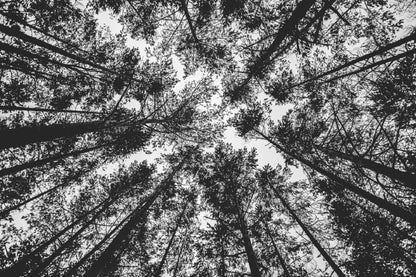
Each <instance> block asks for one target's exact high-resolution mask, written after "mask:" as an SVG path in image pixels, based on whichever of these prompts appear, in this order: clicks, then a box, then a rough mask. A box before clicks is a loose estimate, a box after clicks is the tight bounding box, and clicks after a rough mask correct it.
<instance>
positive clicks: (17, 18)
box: [0, 11, 88, 54]
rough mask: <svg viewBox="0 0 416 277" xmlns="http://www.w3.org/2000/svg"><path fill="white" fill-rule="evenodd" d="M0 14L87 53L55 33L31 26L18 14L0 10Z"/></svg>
mask: <svg viewBox="0 0 416 277" xmlns="http://www.w3.org/2000/svg"><path fill="white" fill-rule="evenodd" d="M0 14H2V15H3V16H5V17H7V18H9V19H11V20H13V21H16V22H19V23H20V24H22V25H24V26H26V27H29V28H31V29H33V30H35V31H37V32H39V33H42V34H43V35H45V36H48V37H50V38H52V39H54V40H56V41H59V42H62V43H64V44H65V45H67V46H68V47H71V48H74V49H77V50H79V51H81V52H84V53H86V54H88V52H87V51H84V50H82V49H80V48H79V47H78V46H76V45H74V44H71V43H70V42H68V41H66V40H64V39H61V38H59V37H57V36H55V35H52V34H49V33H47V32H46V31H44V30H42V29H40V28H38V27H36V26H33V25H32V24H29V23H28V22H26V21H25V20H23V19H20V18H19V16H18V15H17V16H11V14H12V12H9V13H6V12H3V11H0Z"/></svg>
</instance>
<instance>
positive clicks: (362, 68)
mask: <svg viewBox="0 0 416 277" xmlns="http://www.w3.org/2000/svg"><path fill="white" fill-rule="evenodd" d="M415 53H416V49H412V50H408V51H406V52H403V53H401V54H398V55H395V56H393V57H390V58H388V59H384V60H381V61H378V62H375V63H372V64H369V65H367V66H363V67H361V68H360V69H357V70H354V71H351V72H348V73H345V74H342V75H339V76H335V77H333V78H330V79H328V80H326V81H324V83H329V82H332V81H335V80H338V79H342V78H345V77H348V76H351V75H356V74H358V73H361V72H363V71H366V70H368V69H370V68H373V67H376V66H379V65H383V64H386V63H389V62H393V61H396V60H400V59H402V58H405V57H408V56H411V55H413V54H415Z"/></svg>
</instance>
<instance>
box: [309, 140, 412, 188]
mask: <svg viewBox="0 0 416 277" xmlns="http://www.w3.org/2000/svg"><path fill="white" fill-rule="evenodd" d="M317 148H318V149H319V150H321V151H323V152H325V153H327V154H328V155H330V156H335V157H338V158H341V159H344V160H348V161H350V162H352V163H354V164H356V165H358V166H360V167H365V168H367V169H371V170H372V171H374V172H376V173H379V174H382V175H385V176H388V177H390V178H391V179H395V180H398V181H400V182H402V183H403V185H405V186H406V187H408V188H411V189H416V175H415V174H412V173H407V172H403V171H400V170H397V169H395V168H392V167H389V166H385V165H383V164H379V163H376V162H374V161H372V160H368V159H366V158H362V157H359V156H355V155H349V154H345V153H342V152H340V151H337V150H333V149H328V148H324V147H319V146H317Z"/></svg>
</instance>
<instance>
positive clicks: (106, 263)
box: [84, 157, 186, 277]
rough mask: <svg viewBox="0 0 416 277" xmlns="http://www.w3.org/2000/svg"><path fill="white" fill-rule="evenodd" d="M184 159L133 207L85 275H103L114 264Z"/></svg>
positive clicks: (88, 276)
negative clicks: (133, 209) (128, 216)
mask: <svg viewBox="0 0 416 277" xmlns="http://www.w3.org/2000/svg"><path fill="white" fill-rule="evenodd" d="M185 159H186V157H185V158H183V159H182V161H181V163H180V164H179V165H178V166H177V167H175V169H174V170H173V171H172V172H171V173H170V174H169V175H168V176H167V178H165V179H164V180H163V181H162V183H161V184H160V185H159V186H158V187H156V188H155V190H154V191H153V193H152V194H151V195H150V196H148V197H147V199H146V201H145V202H144V204H143V205H142V206H141V205H139V206H138V207H137V208H136V209H135V211H134V213H133V215H132V216H131V219H130V220H129V221H128V222H127V223H126V224H125V225H124V226H123V227H122V228H121V230H120V231H119V232H118V234H117V235H116V236H115V238H114V239H113V240H112V241H111V242H110V244H109V245H108V246H107V248H106V249H105V250H104V251H103V252H102V253H101V255H100V256H99V257H98V259H97V260H96V261H94V262H93V263H92V265H91V267H90V268H89V269H88V270H87V272H86V273H85V274H84V276H85V277H95V276H104V274H105V273H106V272H108V270H109V269H111V267H113V266H114V264H115V263H116V258H117V256H119V255H120V254H121V253H122V252H123V250H124V246H125V243H126V242H127V240H128V237H129V235H130V233H131V232H132V230H133V229H134V228H135V227H136V226H137V225H139V224H140V223H141V221H142V219H143V218H144V216H145V215H146V213H147V211H148V210H149V208H150V207H151V206H152V204H153V203H154V202H155V200H156V199H157V198H158V197H159V195H160V194H161V192H162V191H163V190H165V189H166V188H167V186H168V185H169V182H168V181H169V180H171V179H172V178H173V176H174V175H175V174H176V172H177V171H179V170H180V169H181V168H182V166H183V164H184V163H185Z"/></svg>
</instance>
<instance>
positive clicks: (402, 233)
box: [345, 198, 416, 245]
mask: <svg viewBox="0 0 416 277" xmlns="http://www.w3.org/2000/svg"><path fill="white" fill-rule="evenodd" d="M345 199H346V200H347V201H349V202H350V203H352V204H354V205H356V206H357V207H358V208H360V209H361V210H362V211H364V212H365V213H366V214H368V215H370V216H371V217H373V218H375V219H376V220H377V221H378V223H377V224H378V225H381V226H384V228H388V229H392V230H394V231H395V232H396V233H397V234H398V235H399V236H397V235H396V236H395V237H397V238H399V239H402V238H404V239H409V240H411V241H413V243H414V244H415V245H416V238H414V237H412V236H411V235H409V233H407V232H405V231H403V230H402V229H400V228H399V227H397V226H396V225H395V223H393V222H388V221H387V219H386V218H384V217H381V216H380V215H379V214H377V213H375V212H373V211H370V210H369V209H368V208H367V207H365V206H364V205H362V204H360V203H358V202H357V201H355V200H352V199H349V198H345Z"/></svg>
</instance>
